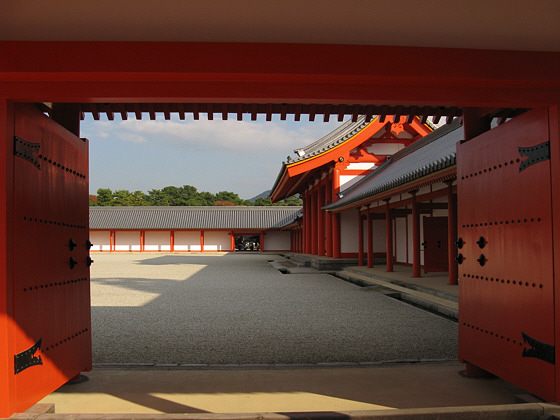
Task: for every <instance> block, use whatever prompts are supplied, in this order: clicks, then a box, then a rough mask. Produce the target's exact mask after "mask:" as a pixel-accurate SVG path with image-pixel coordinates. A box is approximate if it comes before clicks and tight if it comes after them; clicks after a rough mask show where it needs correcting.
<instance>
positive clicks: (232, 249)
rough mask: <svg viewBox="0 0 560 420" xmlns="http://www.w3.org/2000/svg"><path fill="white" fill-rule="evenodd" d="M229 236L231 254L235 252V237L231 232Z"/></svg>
mask: <svg viewBox="0 0 560 420" xmlns="http://www.w3.org/2000/svg"><path fill="white" fill-rule="evenodd" d="M229 234H230V235H231V236H230V239H229V240H230V250H231V252H233V251H235V235H234V234H233V230H232V231H231V232H230V233H229Z"/></svg>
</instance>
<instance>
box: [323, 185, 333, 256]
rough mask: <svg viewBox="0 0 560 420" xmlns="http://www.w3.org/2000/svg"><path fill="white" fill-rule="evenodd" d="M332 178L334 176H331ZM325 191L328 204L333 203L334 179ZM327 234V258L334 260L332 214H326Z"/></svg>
mask: <svg viewBox="0 0 560 420" xmlns="http://www.w3.org/2000/svg"><path fill="white" fill-rule="evenodd" d="M331 177H332V175H331ZM325 188H326V190H325V197H326V202H328V203H332V196H333V192H332V191H333V184H332V179H329V181H328V182H327V185H326V187H325ZM326 213H327V214H326V225H327V226H326V232H325V242H326V244H325V248H326V256H327V257H328V258H332V256H333V239H332V238H333V230H332V229H333V221H332V214H331V213H330V212H326Z"/></svg>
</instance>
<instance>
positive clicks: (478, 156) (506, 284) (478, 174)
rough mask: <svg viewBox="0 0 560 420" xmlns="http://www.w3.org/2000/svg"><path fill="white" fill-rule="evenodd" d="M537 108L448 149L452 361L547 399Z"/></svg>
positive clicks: (549, 346)
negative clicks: (453, 174) (452, 172)
mask: <svg viewBox="0 0 560 420" xmlns="http://www.w3.org/2000/svg"><path fill="white" fill-rule="evenodd" d="M547 111H548V110H546V109H543V110H541V109H534V110H532V111H529V112H527V113H525V114H523V115H521V116H519V117H516V118H515V119H513V120H511V121H509V122H506V123H505V124H503V125H501V126H499V127H497V128H494V129H492V130H490V131H488V132H486V133H484V134H482V135H480V136H478V137H476V138H474V139H472V140H469V141H468V142H465V143H463V144H460V145H458V148H457V162H458V173H457V178H458V237H459V239H458V242H457V245H458V248H459V249H458V259H457V261H458V263H459V307H460V312H459V358H460V359H461V360H463V361H465V362H468V363H471V364H473V365H475V366H478V367H480V368H482V369H484V370H486V371H489V372H491V373H493V374H495V375H497V376H499V377H501V378H503V379H505V380H507V381H510V382H512V383H514V384H516V385H518V386H520V387H522V388H524V389H525V390H527V391H529V392H530V393H533V394H536V395H538V396H539V397H541V398H543V399H546V400H549V401H553V400H554V399H555V387H556V384H555V363H556V362H555V347H554V343H555V329H554V310H555V309H554V304H553V303H554V300H553V299H554V282H553V259H552V251H553V249H552V212H551V184H550V154H549V146H550V143H549V128H548V127H549V125H548V112H547Z"/></svg>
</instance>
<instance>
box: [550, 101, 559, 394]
mask: <svg viewBox="0 0 560 420" xmlns="http://www.w3.org/2000/svg"><path fill="white" fill-rule="evenodd" d="M548 115H549V117H548V118H549V132H550V171H551V177H550V178H551V189H552V191H560V105H558V104H557V105H554V106H551V107H550V108H549V110H548ZM559 223H560V196H559V195H558V194H552V227H553V229H552V239H553V243H554V244H560V227H559V226H558V224H559ZM553 262H554V266H555V267H558V266H560V247H559V246H554V247H553ZM559 290H560V270H558V269H555V270H554V291H555V294H554V306H555V308H557V309H556V310H555V312H554V317H555V325H556V326H558V325H560V310H559V309H558V308H560V293H559V292H558V291H559ZM554 344H555V349H556V354H555V360H556V365H555V378H556V400H555V401H556V402H557V403H558V402H560V366H559V364H558V361H560V333H559V332H558V328H556V330H555V337H554Z"/></svg>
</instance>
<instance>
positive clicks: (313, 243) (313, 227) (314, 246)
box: [311, 188, 319, 255]
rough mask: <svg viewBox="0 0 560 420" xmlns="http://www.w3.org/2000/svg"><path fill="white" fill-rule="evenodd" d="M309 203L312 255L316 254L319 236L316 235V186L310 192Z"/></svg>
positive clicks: (317, 198) (317, 202)
mask: <svg viewBox="0 0 560 420" xmlns="http://www.w3.org/2000/svg"><path fill="white" fill-rule="evenodd" d="M311 203H312V205H311V253H312V254H313V255H317V249H318V245H319V237H318V236H317V231H318V227H319V220H318V219H319V217H318V212H317V208H318V204H319V197H318V191H317V188H314V189H313V190H312V192H311Z"/></svg>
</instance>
